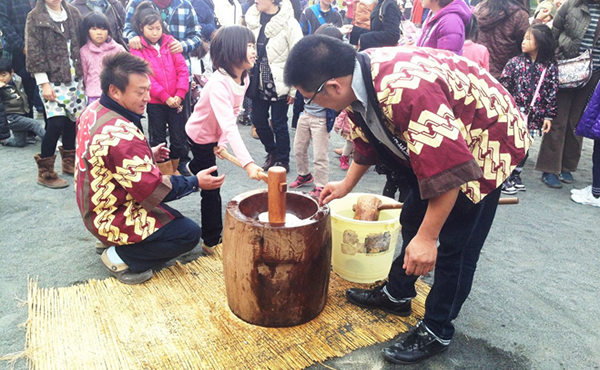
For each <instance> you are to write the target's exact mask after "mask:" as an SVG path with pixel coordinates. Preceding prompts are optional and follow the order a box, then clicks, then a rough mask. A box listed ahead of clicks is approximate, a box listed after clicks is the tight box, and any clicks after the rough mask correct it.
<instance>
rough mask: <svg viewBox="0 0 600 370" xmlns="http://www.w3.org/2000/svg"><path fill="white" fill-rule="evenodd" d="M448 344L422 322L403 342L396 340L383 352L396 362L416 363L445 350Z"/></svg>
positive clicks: (384, 355) (385, 356)
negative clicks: (441, 340) (428, 329)
mask: <svg viewBox="0 0 600 370" xmlns="http://www.w3.org/2000/svg"><path fill="white" fill-rule="evenodd" d="M448 345H449V344H443V343H442V342H440V341H439V340H438V339H437V338H436V337H435V336H434V335H432V334H431V333H430V332H429V331H427V327H425V325H424V324H423V323H422V322H420V323H419V325H417V327H416V328H414V329H413V330H412V331H411V332H410V333H409V334H408V336H407V337H406V338H405V339H404V340H402V342H396V343H394V344H393V345H392V346H390V347H387V348H384V349H383V350H382V351H381V352H382V354H383V358H385V359H386V360H387V361H390V362H393V363H395V364H414V363H417V362H420V361H422V360H424V359H426V358H428V357H431V356H433V355H436V354H438V353H441V352H444V351H445V350H447V349H448Z"/></svg>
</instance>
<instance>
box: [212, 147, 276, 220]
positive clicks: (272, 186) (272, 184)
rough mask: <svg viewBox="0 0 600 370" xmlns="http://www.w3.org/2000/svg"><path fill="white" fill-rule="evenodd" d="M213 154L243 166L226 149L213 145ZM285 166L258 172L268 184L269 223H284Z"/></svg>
mask: <svg viewBox="0 0 600 370" xmlns="http://www.w3.org/2000/svg"><path fill="white" fill-rule="evenodd" d="M214 151H215V154H219V155H220V156H221V157H223V158H225V159H227V160H228V161H229V162H231V163H233V164H235V165H236V166H238V167H240V168H243V167H242V164H241V163H240V161H239V160H238V159H237V158H236V157H234V156H232V155H231V154H229V152H228V151H227V149H225V148H223V147H218V146H217V147H215V149H214ZM286 174H287V172H286V171H285V168H283V167H279V166H273V167H271V168H269V174H268V175H267V174H265V173H264V172H259V176H260V179H261V180H263V181H264V182H266V183H267V185H268V189H269V190H268V203H269V204H268V207H269V208H268V209H269V223H271V224H275V225H283V224H285V210H286V207H287V205H286V193H287V183H286Z"/></svg>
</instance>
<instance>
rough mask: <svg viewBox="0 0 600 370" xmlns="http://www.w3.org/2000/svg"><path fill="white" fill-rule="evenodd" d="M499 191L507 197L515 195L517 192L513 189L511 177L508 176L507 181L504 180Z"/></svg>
mask: <svg viewBox="0 0 600 370" xmlns="http://www.w3.org/2000/svg"><path fill="white" fill-rule="evenodd" d="M501 191H502V194H507V195H514V194H517V191H518V190H517V188H516V187H515V184H514V182H513V178H512V176H510V177H509V178H508V179H506V180H504V182H503V183H502V190H501Z"/></svg>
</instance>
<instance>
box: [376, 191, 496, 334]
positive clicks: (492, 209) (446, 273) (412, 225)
mask: <svg viewBox="0 0 600 370" xmlns="http://www.w3.org/2000/svg"><path fill="white" fill-rule="evenodd" d="M460 196H461V197H462V196H463V195H462V194H461V195H460ZM499 198H500V189H499V188H498V189H496V190H494V191H493V192H492V193H490V194H488V195H487V196H486V197H485V198H484V199H483V200H482V201H481V202H479V203H478V204H476V205H474V206H472V207H470V208H468V209H465V208H464V207H461V206H459V205H458V203H459V202H458V201H457V205H455V206H454V208H453V209H452V212H451V213H450V215H449V216H448V219H447V220H446V223H445V224H444V226H443V227H442V230H441V232H440V236H439V247H438V255H437V260H436V264H435V281H434V283H433V286H432V287H431V291H430V292H429V295H428V297H427V300H426V301H425V316H424V318H423V322H424V323H425V325H426V326H427V327H428V328H429V329H430V330H431V331H432V332H433V333H435V334H436V335H437V336H438V337H440V338H442V339H451V338H452V336H453V335H454V325H452V320H454V319H455V318H456V316H457V315H458V312H459V311H460V309H461V307H462V305H463V303H464V302H465V300H466V299H467V297H468V296H469V292H470V291H471V285H472V284H473V275H474V274H475V269H476V267H477V260H478V259H479V253H480V252H481V248H482V247H483V243H484V242H485V239H486V238H487V235H488V232H489V231H490V228H491V226H492V223H493V221H494V216H495V214H496V208H497V207H498V199H499ZM463 200H464V201H465V202H468V200H466V199H463ZM428 203H429V202H428V201H427V200H421V195H420V193H419V189H418V188H415V187H412V188H411V191H410V192H409V194H408V197H407V198H406V200H405V202H404V206H403V207H402V213H401V214H400V223H401V224H402V239H403V243H402V253H401V254H400V256H398V258H396V259H395V260H394V262H393V264H392V269H391V271H390V274H389V276H388V277H389V283H388V286H387V289H388V292H389V293H390V294H391V295H392V296H393V297H395V298H398V299H401V298H409V297H415V296H416V294H417V293H416V291H415V282H416V280H417V276H412V275H411V276H408V275H406V273H405V270H404V269H403V268H402V264H403V262H404V253H405V250H406V247H407V246H408V244H409V242H410V241H411V240H412V239H413V238H414V236H415V235H416V234H417V231H418V230H419V227H420V226H421V223H422V222H423V217H424V216H425V211H426V210H427V205H428Z"/></svg>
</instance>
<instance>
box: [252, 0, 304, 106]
mask: <svg viewBox="0 0 600 370" xmlns="http://www.w3.org/2000/svg"><path fill="white" fill-rule="evenodd" d="M246 25H247V26H248V28H250V30H252V32H253V33H254V37H256V39H257V40H258V34H259V32H260V28H261V25H260V12H259V11H258V10H257V9H256V5H252V6H251V7H250V9H248V11H247V12H246ZM265 36H267V38H268V39H269V42H267V59H268V61H269V66H270V67H271V73H272V74H273V79H274V80H275V90H276V91H277V95H278V96H280V97H281V96H284V95H289V96H291V97H295V96H296V89H295V88H294V87H289V86H286V85H285V83H284V82H283V68H284V67H285V62H286V60H287V57H288V55H289V54H290V51H291V50H292V48H293V47H294V45H296V43H297V42H298V41H300V39H301V38H302V29H301V28H300V24H299V23H298V21H297V20H296V18H294V9H293V8H292V3H290V0H282V1H281V9H280V10H279V13H277V14H276V15H275V16H274V17H273V18H271V20H270V21H269V23H267V25H266V26H265ZM256 62H257V63H258V60H257V61H256Z"/></svg>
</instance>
